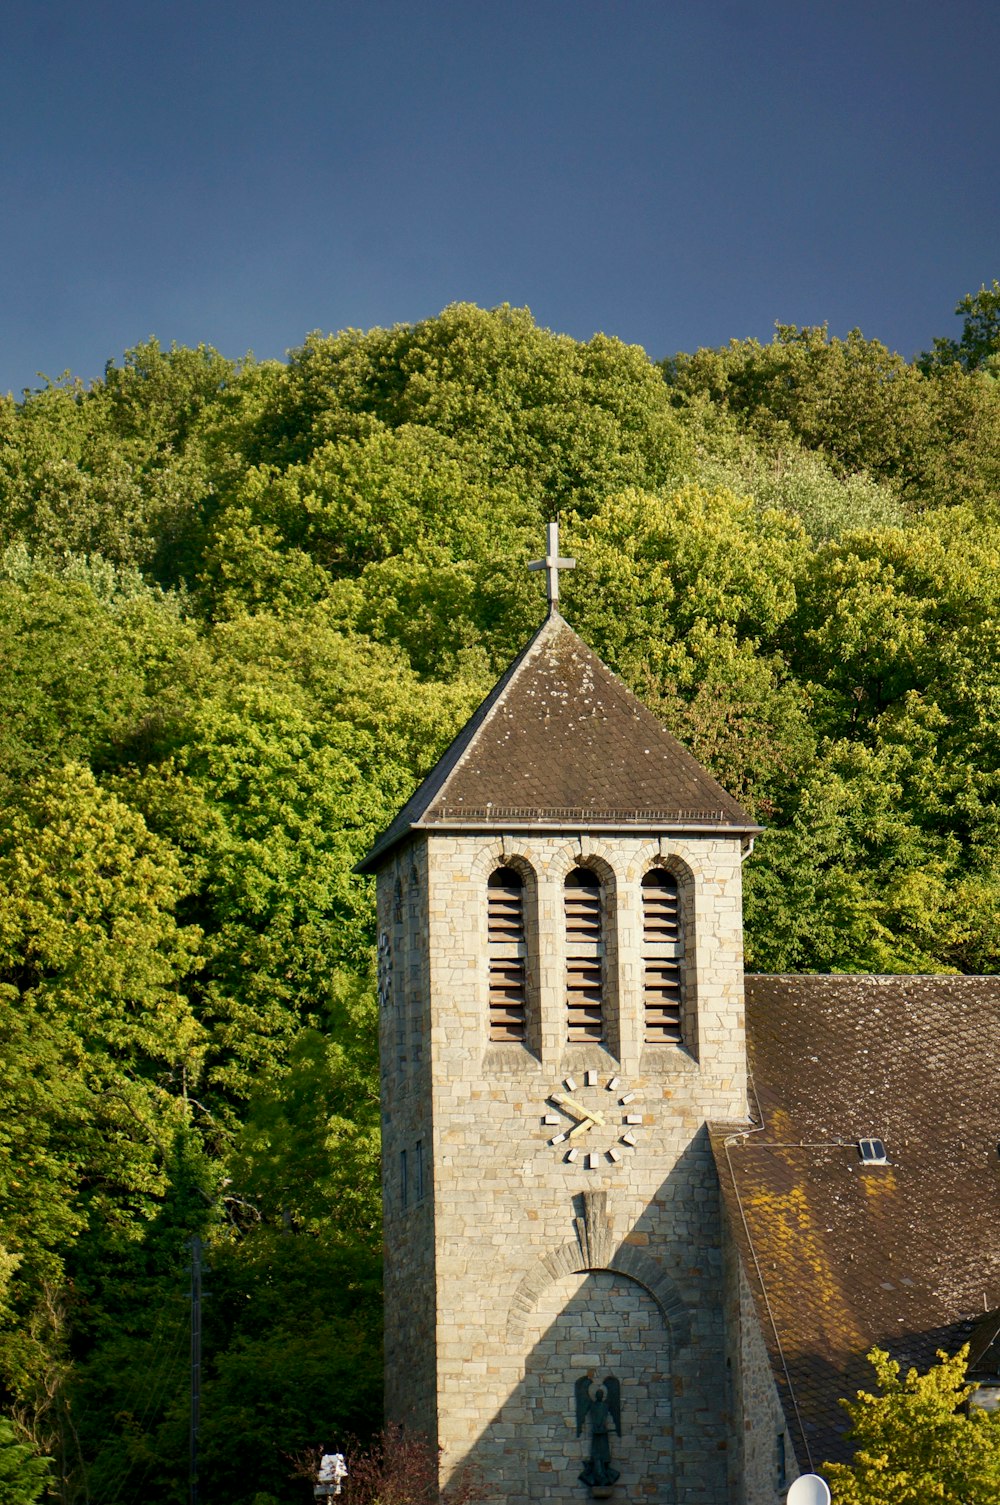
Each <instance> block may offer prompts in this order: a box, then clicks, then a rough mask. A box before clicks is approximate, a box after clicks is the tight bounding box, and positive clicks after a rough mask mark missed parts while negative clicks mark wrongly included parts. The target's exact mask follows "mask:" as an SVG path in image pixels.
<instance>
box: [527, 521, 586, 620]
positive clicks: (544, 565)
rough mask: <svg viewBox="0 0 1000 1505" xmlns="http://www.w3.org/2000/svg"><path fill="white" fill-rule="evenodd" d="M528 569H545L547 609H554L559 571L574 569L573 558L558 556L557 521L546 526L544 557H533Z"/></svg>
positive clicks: (556, 599) (574, 561)
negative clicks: (547, 595) (547, 596)
mask: <svg viewBox="0 0 1000 1505" xmlns="http://www.w3.org/2000/svg"><path fill="white" fill-rule="evenodd" d="M528 569H529V570H545V572H546V575H547V577H548V578H547V585H548V594H549V610H550V611H552V610H554V608H555V606H556V603H557V602H558V600H559V571H560V570H575V569H576V560H575V559H560V557H559V522H558V519H557V520H556V521H555V522H554V523H549V524H548V528H547V541H546V548H545V558H544V559H535V560H533V561H532V563H531V564H529V565H528Z"/></svg>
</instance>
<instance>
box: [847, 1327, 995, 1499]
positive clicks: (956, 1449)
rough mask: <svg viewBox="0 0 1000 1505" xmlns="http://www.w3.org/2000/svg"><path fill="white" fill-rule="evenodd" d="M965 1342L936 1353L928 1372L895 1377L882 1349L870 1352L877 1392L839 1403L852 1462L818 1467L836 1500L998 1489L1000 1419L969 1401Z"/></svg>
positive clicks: (962, 1495)
mask: <svg viewBox="0 0 1000 1505" xmlns="http://www.w3.org/2000/svg"><path fill="white" fill-rule="evenodd" d="M968 1354H969V1350H968V1346H966V1347H965V1348H962V1349H961V1350H960V1351H959V1352H958V1353H957V1354H955V1355H954V1357H949V1356H948V1355H947V1354H946V1353H942V1352H939V1353H938V1360H939V1362H938V1363H937V1364H933V1365H931V1367H930V1368H929V1369H928V1370H927V1373H926V1374H919V1373H918V1372H917V1370H916V1369H909V1370H907V1372H906V1374H905V1375H902V1376H901V1373H900V1366H899V1364H897V1363H896V1361H895V1360H894V1359H890V1357H889V1355H888V1354H887V1353H886V1352H885V1351H884V1350H883V1349H880V1348H873V1349H872V1351H871V1353H870V1354H869V1355H868V1358H869V1361H870V1363H871V1365H872V1368H873V1369H874V1370H875V1377H876V1380H877V1382H878V1393H876V1394H870V1393H868V1392H867V1391H864V1390H859V1391H858V1393H857V1397H856V1399H854V1400H850V1401H849V1400H845V1401H842V1402H841V1404H842V1405H843V1406H844V1408H845V1410H846V1411H847V1414H848V1415H849V1416H850V1418H851V1431H850V1434H849V1435H850V1438H851V1440H852V1441H853V1443H854V1445H855V1452H854V1459H853V1462H851V1463H849V1464H847V1463H828V1464H826V1465H825V1466H824V1469H823V1473H824V1476H825V1477H826V1479H827V1480H828V1482H829V1484H830V1486H831V1489H832V1493H833V1498H834V1501H835V1502H836V1505H926V1502H928V1501H931V1500H940V1501H941V1502H942V1505H992V1502H993V1501H995V1500H996V1499H997V1496H998V1493H1000V1418H998V1417H997V1416H996V1414H995V1413H992V1412H986V1411H983V1410H982V1409H980V1408H979V1407H977V1406H967V1405H966V1402H967V1401H968V1399H969V1396H970V1395H971V1393H972V1390H973V1388H974V1387H973V1386H971V1385H969V1384H967V1383H966V1378H965V1372H966V1366H967V1362H968Z"/></svg>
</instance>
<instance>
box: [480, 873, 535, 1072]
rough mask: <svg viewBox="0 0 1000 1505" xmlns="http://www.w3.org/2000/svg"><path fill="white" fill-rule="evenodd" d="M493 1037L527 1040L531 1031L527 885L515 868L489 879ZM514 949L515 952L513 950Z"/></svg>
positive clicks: (495, 1038) (491, 1020)
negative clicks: (523, 951)
mask: <svg viewBox="0 0 1000 1505" xmlns="http://www.w3.org/2000/svg"><path fill="white" fill-rule="evenodd" d="M486 892H487V924H486V931H487V940H488V943H489V951H490V956H489V973H490V986H489V1011H490V1039H491V1040H513V1041H522V1042H523V1041H524V1040H525V1038H526V1035H527V978H526V972H525V963H524V958H523V956H519V955H517V954H516V948H519V947H521V946H523V943H524V885H523V883H522V881H521V875H520V873H518V872H517V870H516V869H515V868H510V867H501V868H497V869H496V870H495V871H494V872H492V873H491V874H490V877H489V880H488V882H487V888H486ZM512 953H513V954H512Z"/></svg>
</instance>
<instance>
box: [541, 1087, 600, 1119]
mask: <svg viewBox="0 0 1000 1505" xmlns="http://www.w3.org/2000/svg"><path fill="white" fill-rule="evenodd" d="M552 1101H553V1102H554V1103H558V1104H559V1106H560V1108H568V1109H569V1111H570V1112H571V1113H576V1114H578V1115H579V1116H580V1117H581V1118H589V1119H590V1121H591V1122H592V1123H595V1124H603V1122H604V1114H603V1113H600V1112H598V1110H597V1109H596V1108H594V1109H591V1108H585V1107H584V1106H583V1104H582V1103H578V1102H577V1101H576V1099H575V1098H572V1097H570V1096H569V1094H568V1093H566V1092H553V1094H552Z"/></svg>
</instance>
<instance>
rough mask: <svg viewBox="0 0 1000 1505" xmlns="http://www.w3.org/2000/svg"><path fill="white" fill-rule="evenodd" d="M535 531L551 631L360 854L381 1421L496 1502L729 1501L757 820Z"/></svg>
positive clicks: (695, 1504) (543, 632) (448, 1475)
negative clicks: (725, 1187) (748, 909)
mask: <svg viewBox="0 0 1000 1505" xmlns="http://www.w3.org/2000/svg"><path fill="white" fill-rule="evenodd" d="M553 545H554V539H553V538H551V537H550V555H551V557H550V559H549V560H548V561H547V563H548V564H549V566H550V593H549V594H550V603H551V605H550V613H549V616H548V619H547V620H546V622H545V623H544V625H543V626H542V627H541V629H540V630H539V631H538V632H537V633H536V635H535V636H534V638H533V639H532V640H531V642H530V643H529V644H528V645H527V647H526V648H525V649H524V651H523V652H522V653H521V654H520V656H519V657H518V658H517V659H516V661H515V662H514V663H513V664H512V666H511V667H510V669H509V670H508V671H507V673H506V674H505V675H504V676H503V678H502V679H501V680H500V682H499V684H498V685H497V686H496V688H495V689H494V690H493V691H492V693H491V694H490V695H489V697H488V698H487V699H486V701H485V702H484V703H483V704H482V705H481V706H480V708H479V710H478V711H476V713H475V714H474V716H473V717H472V719H471V720H470V721H469V722H468V724H467V725H466V727H465V728H464V730H463V731H462V732H461V733H460V734H459V736H458V737H457V738H456V740H455V741H454V742H453V743H452V745H451V746H450V747H449V748H448V750H447V752H445V754H444V755H443V757H442V758H441V760H440V761H439V763H438V764H437V766H436V767H435V768H434V769H433V770H432V771H431V773H430V774H429V775H428V777H427V778H426V779H425V780H424V782H423V784H422V785H421V786H420V788H419V789H418V790H417V792H416V793H415V794H414V795H413V797H412V799H411V800H410V801H409V803H408V804H407V805H406V806H405V808H404V809H403V810H402V811H401V812H400V814H399V815H398V816H397V818H396V820H395V821H394V822H393V824H392V825H391V826H390V827H389V829H388V830H387V831H386V832H385V834H384V835H383V836H382V837H381V838H380V839H379V841H378V842H377V843H376V845H375V847H374V848H373V850H372V852H371V853H370V854H369V855H368V857H367V858H366V859H365V861H364V863H363V864H362V865H361V870H362V871H364V872H372V873H377V875H378V937H379V940H378V945H379V965H380V973H379V986H380V1005H381V1051H382V1103H383V1125H382V1126H383V1166H384V1169H383V1177H384V1203H385V1246H386V1266H385V1302H386V1397H387V1411H388V1415H389V1418H390V1419H391V1420H395V1421H402V1422H404V1423H405V1424H406V1425H407V1426H408V1427H409V1428H411V1429H413V1430H414V1431H417V1432H420V1433H423V1434H425V1435H426V1436H427V1437H429V1438H430V1439H431V1441H432V1443H433V1444H435V1445H440V1447H441V1449H442V1465H443V1476H444V1482H447V1481H448V1480H449V1479H452V1480H454V1479H456V1478H457V1477H458V1476H459V1475H460V1473H461V1471H462V1469H463V1467H465V1466H467V1465H472V1466H474V1468H475V1470H476V1472H477V1474H478V1476H479V1478H480V1480H481V1482H482V1484H483V1485H484V1486H485V1489H486V1493H487V1495H488V1496H489V1497H490V1498H492V1499H496V1500H502V1501H504V1502H505V1505H527V1502H529V1501H532V1502H534V1501H553V1502H560V1505H561V1502H567V1505H569V1502H584V1501H586V1500H587V1499H588V1498H589V1497H590V1495H591V1494H593V1495H594V1496H595V1497H598V1498H601V1497H607V1496H608V1495H609V1494H610V1493H611V1491H612V1488H613V1492H614V1498H616V1499H618V1500H620V1501H623V1502H624V1501H626V1500H634V1499H637V1498H644V1499H647V1500H649V1501H656V1502H662V1505H668V1502H677V1505H680V1502H683V1505H719V1502H720V1501H725V1500H727V1499H729V1498H730V1493H731V1491H730V1483H731V1481H730V1479H729V1476H728V1469H729V1467H730V1465H729V1464H728V1463H727V1457H728V1456H729V1452H730V1448H729V1444H730V1429H731V1425H732V1422H731V1416H730V1412H731V1409H732V1384H731V1380H730V1374H729V1370H728V1367H727V1349H726V1336H725V1332H724V1314H723V1307H724V1279H723V1257H722V1252H721V1239H722V1234H721V1218H722V1214H721V1209H720V1202H719V1191H718V1182H717V1177H716V1174H715V1170H714V1166H713V1162H712V1156H711V1150H710V1146H709V1142H708V1134H707V1130H706V1123H707V1122H708V1121H714V1122H730V1123H745V1122H746V1112H747V1104H746V1092H745V1043H744V1013H743V959H742V912H741V881H740V880H741V862H742V858H743V857H744V855H745V854H746V852H747V850H748V848H749V845H750V838H751V837H752V836H753V834H754V833H755V831H756V830H757V827H756V826H755V825H754V823H753V822H752V821H751V820H750V818H749V817H748V816H747V815H746V813H745V812H744V811H743V810H742V809H741V808H740V807H739V805H738V804H737V803H736V802H735V801H734V800H733V799H731V798H730V796H729V795H727V794H726V792H725V791H724V790H723V789H722V788H721V787H720V786H719V785H718V784H717V783H716V782H715V781H714V780H713V779H712V778H711V777H710V776H709V775H708V774H707V773H706V772H705V770H704V769H702V768H701V767H700V766H699V765H698V764H697V763H696V761H695V760H694V758H692V756H691V755H690V753H688V752H687V751H686V750H685V748H683V747H682V746H681V745H680V744H679V743H678V742H677V741H676V740H675V739H674V738H673V737H671V736H670V735H669V734H668V733H667V732H666V731H665V730H664V729H663V727H661V726H660V724H659V722H658V721H657V720H656V719H655V717H654V716H653V715H652V714H651V713H650V712H649V711H648V710H647V709H646V708H645V707H644V706H643V705H642V704H641V703H640V702H639V701H638V700H637V699H636V697H635V696H634V695H633V694H632V693H631V692H630V691H629V690H628V689H627V688H626V687H625V686H624V685H623V684H622V683H621V682H620V681H619V680H618V679H617V678H616V677H615V676H614V675H613V674H612V673H611V672H610V671H609V670H608V669H607V668H606V667H605V665H604V664H602V663H601V661H600V660H599V659H598V658H597V657H596V655H595V654H594V653H593V652H591V650H590V649H589V648H588V647H587V646H586V644H585V643H583V642H582V641H581V639H580V638H579V637H578V636H577V635H576V633H574V632H573V631H572V629H571V628H570V627H569V626H568V625H567V623H566V622H565V621H564V620H563V618H562V617H561V616H560V615H559V612H558V610H557V609H556V604H555V597H556V596H557V590H555V589H553V586H552V581H554V580H557V578H558V577H557V576H556V575H555V568H554V567H555V565H556V563H557V562H558V563H560V564H561V563H562V561H557V554H558V550H557V549H556V548H555V547H553ZM581 1475H582V1476H583V1477H582V1478H581ZM613 1476H617V1479H616V1480H614V1479H613Z"/></svg>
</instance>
